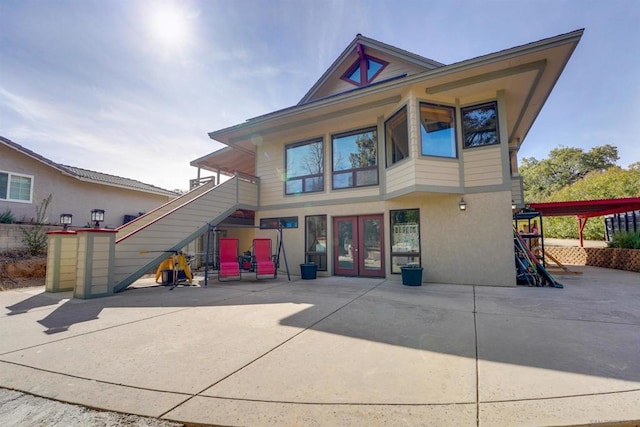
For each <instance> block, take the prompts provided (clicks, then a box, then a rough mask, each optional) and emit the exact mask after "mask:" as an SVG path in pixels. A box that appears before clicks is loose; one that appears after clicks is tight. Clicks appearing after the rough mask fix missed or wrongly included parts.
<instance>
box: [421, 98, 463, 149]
mask: <svg viewBox="0 0 640 427" xmlns="http://www.w3.org/2000/svg"><path fill="white" fill-rule="evenodd" d="M423 105H426V106H430V107H439V108H447V109H451V111H452V112H453V126H452V128H451V129H452V130H453V139H454V150H455V155H454V156H439V155H437V154H425V153H423V152H422V142H423V141H422V106H423ZM418 129H419V131H420V156H422V157H428V158H436V159H452V160H456V159H458V158H459V157H460V149H459V137H458V108H456V106H454V105H447V104H437V103H433V102H427V101H418Z"/></svg>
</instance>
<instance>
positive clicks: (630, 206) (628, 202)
mask: <svg viewBox="0 0 640 427" xmlns="http://www.w3.org/2000/svg"><path fill="white" fill-rule="evenodd" d="M530 206H531V209H533V210H535V211H537V212H540V213H541V214H542V216H575V217H576V218H577V219H578V233H579V235H580V246H581V247H582V246H583V244H584V242H583V235H582V232H583V231H584V226H585V225H586V224H587V221H588V220H589V218H593V217H596V216H603V215H611V214H617V213H623V212H631V211H637V210H640V197H628V198H625V199H605V200H580V201H573V202H549V203H531V205H530Z"/></svg>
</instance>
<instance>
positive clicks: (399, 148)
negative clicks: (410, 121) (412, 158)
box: [384, 107, 409, 167]
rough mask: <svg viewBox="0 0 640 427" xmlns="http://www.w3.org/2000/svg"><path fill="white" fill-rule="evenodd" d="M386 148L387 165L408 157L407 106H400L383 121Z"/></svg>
mask: <svg viewBox="0 0 640 427" xmlns="http://www.w3.org/2000/svg"><path fill="white" fill-rule="evenodd" d="M384 131H385V135H386V144H385V146H386V149H387V167H389V166H391V165H393V164H394V163H397V162H399V161H400V160H402V159H404V158H405V157H409V128H408V126H407V107H402V109H400V110H399V111H398V112H397V113H395V114H394V115H393V116H391V118H390V119H389V120H387V121H386V122H384Z"/></svg>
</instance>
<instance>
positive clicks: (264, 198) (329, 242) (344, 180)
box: [191, 30, 583, 286]
mask: <svg viewBox="0 0 640 427" xmlns="http://www.w3.org/2000/svg"><path fill="white" fill-rule="evenodd" d="M582 33H583V30H578V31H574V32H570V33H567V34H562V35H558V36H555V37H551V38H548V39H544V40H540V41H536V42H532V43H529V44H526V45H522V46H517V47H513V48H510V49H506V50H502V51H499V52H495V53H491V54H488V55H484V56H480V57H477V58H471V59H468V60H465V61H461V62H457V63H454V64H449V65H446V64H442V63H439V62H436V61H433V60H431V59H428V58H425V57H422V56H419V55H417V54H414V53H411V52H407V51H405V50H402V49H399V48H397V47H394V46H390V45H388V44H385V43H382V42H379V41H377V40H373V39H371V38H368V37H365V36H363V35H360V34H358V35H357V36H356V37H355V38H354V39H353V41H352V42H351V43H350V44H349V45H348V46H347V47H346V49H345V50H344V51H343V52H342V53H341V54H340V55H339V56H338V58H337V59H336V60H335V61H334V62H333V64H331V66H330V67H329V68H328V69H327V71H326V72H325V73H324V74H323V75H322V76H321V77H320V79H319V80H318V81H317V82H316V83H315V84H314V85H313V87H311V89H310V90H309V91H308V92H307V93H306V94H304V96H303V97H302V99H301V100H300V102H299V103H298V104H297V105H294V106H292V107H289V108H285V109H282V110H279V111H275V112H272V113H269V114H265V115H262V116H259V117H255V118H252V119H249V120H247V121H246V122H243V123H240V124H237V125H235V126H231V127H227V128H225V129H221V130H217V131H214V132H211V133H210V134H209V136H210V138H212V139H214V140H216V141H219V142H221V143H223V144H225V145H226V147H225V148H223V149H221V150H219V151H216V152H213V153H210V154H208V155H205V156H203V157H200V158H198V159H196V160H194V161H192V162H191V164H192V165H193V166H195V167H197V168H198V176H200V174H201V171H203V170H206V171H210V172H213V173H214V174H217V175H218V182H220V179H219V176H220V175H228V176H234V177H245V178H247V179H253V182H255V185H256V186H257V192H258V196H257V202H256V206H255V225H256V226H260V229H257V230H255V231H254V230H253V229H251V230H249V231H248V230H244V231H243V232H242V233H240V232H239V231H237V230H235V229H229V230H227V236H238V237H240V239H241V247H242V246H244V247H249V246H250V245H251V242H250V238H251V237H253V236H271V237H273V233H271V234H270V231H269V230H268V229H269V228H274V227H278V225H279V224H280V225H282V227H283V228H284V231H283V233H284V234H283V235H284V239H286V242H285V247H286V253H287V254H288V261H289V265H297V264H302V263H307V262H314V263H316V264H317V266H318V270H319V274H321V275H340V276H365V277H380V278H385V277H386V278H389V277H391V276H392V275H394V274H399V273H400V272H401V270H400V269H401V267H402V266H403V265H406V264H414V263H417V264H420V265H422V266H423V267H424V273H423V280H424V281H426V282H440V283H460V284H475V285H499V286H514V285H515V284H516V273H515V267H514V252H513V251H514V249H513V235H512V204H515V205H517V206H523V197H522V179H521V177H520V176H519V175H518V166H517V154H518V150H519V149H520V147H521V146H522V144H523V143H524V141H525V139H526V137H527V134H528V133H529V131H530V129H531V127H532V126H533V124H534V122H535V119H536V117H537V116H538V114H539V113H540V111H541V110H542V107H543V105H544V103H545V101H546V100H547V98H548V97H549V95H550V93H551V91H552V89H553V87H554V85H555V84H556V82H557V81H558V79H559V78H560V75H561V74H562V71H563V69H564V67H565V66H566V64H567V62H568V60H569V58H570V57H571V55H572V53H573V51H574V49H575V48H576V46H577V44H578V42H579V41H580V38H581V36H582ZM265 83H267V82H265ZM251 177H253V178H251ZM223 185H224V184H223ZM243 250H244V249H243Z"/></svg>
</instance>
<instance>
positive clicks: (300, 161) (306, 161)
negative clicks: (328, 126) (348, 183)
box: [285, 139, 324, 194]
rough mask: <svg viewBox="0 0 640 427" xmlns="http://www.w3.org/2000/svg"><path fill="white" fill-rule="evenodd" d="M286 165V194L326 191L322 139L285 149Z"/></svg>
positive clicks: (292, 145)
mask: <svg viewBox="0 0 640 427" xmlns="http://www.w3.org/2000/svg"><path fill="white" fill-rule="evenodd" d="M285 165H286V168H287V172H286V181H285V194H300V193H311V192H315V191H323V190H324V153H323V144H322V139H318V140H314V141H307V142H300V143H297V144H291V145H288V146H287V147H286V148H285Z"/></svg>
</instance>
